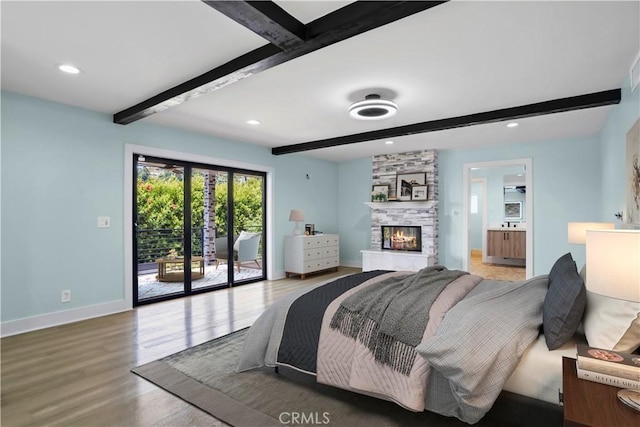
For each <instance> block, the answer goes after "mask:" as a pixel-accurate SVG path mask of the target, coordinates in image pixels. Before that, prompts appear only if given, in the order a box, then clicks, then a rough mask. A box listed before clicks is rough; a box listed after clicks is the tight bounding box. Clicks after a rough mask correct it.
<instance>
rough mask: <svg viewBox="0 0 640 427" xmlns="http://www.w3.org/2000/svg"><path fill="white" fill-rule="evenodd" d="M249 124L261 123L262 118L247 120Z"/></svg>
mask: <svg viewBox="0 0 640 427" xmlns="http://www.w3.org/2000/svg"><path fill="white" fill-rule="evenodd" d="M247 124H249V125H254V126H255V125H259V124H260V120H254V119H251V120H247Z"/></svg>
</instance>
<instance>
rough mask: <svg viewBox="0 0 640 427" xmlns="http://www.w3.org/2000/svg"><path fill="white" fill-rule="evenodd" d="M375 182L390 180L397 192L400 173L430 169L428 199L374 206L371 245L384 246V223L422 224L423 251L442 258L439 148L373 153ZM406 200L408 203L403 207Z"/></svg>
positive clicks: (393, 193) (381, 182) (427, 181)
mask: <svg viewBox="0 0 640 427" xmlns="http://www.w3.org/2000/svg"><path fill="white" fill-rule="evenodd" d="M372 163H373V167H372V178H373V185H383V184H388V185H389V186H390V188H391V196H392V197H393V196H395V192H396V176H397V175H398V174H405V173H422V172H424V173H426V184H427V185H428V186H429V187H428V193H427V202H426V203H425V202H397V203H389V202H388V203H389V204H388V205H386V204H385V203H375V204H373V205H372V206H371V249H380V247H381V239H382V236H381V230H380V226H382V225H419V226H421V227H422V253H424V254H428V255H431V256H433V257H434V258H435V262H436V263H437V262H438V153H437V151H435V150H423V151H411V152H407V153H398V154H381V155H377V156H374V157H373V162H372ZM402 203H406V204H407V205H406V206H407V207H406V208H405V207H403V206H402Z"/></svg>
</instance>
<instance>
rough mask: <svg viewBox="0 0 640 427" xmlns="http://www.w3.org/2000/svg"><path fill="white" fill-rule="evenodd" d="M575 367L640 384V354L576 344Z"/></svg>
mask: <svg viewBox="0 0 640 427" xmlns="http://www.w3.org/2000/svg"><path fill="white" fill-rule="evenodd" d="M576 368H577V369H579V370H582V371H585V372H591V373H593V374H602V375H605V376H608V377H613V378H616V379H620V380H628V381H630V382H631V384H640V355H638V354H630V353H623V352H620V351H613V350H605V349H601V348H596V347H589V346H587V345H584V344H578V355H577V365H576Z"/></svg>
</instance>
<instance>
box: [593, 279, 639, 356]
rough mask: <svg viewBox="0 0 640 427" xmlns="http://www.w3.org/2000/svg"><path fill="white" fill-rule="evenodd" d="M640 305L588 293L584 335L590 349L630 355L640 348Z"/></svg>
mask: <svg viewBox="0 0 640 427" xmlns="http://www.w3.org/2000/svg"><path fill="white" fill-rule="evenodd" d="M639 319H640V303H638V302H631V301H623V300H619V299H616V298H610V297H606V296H603V295H598V294H594V293H593V292H589V291H587V307H586V308H585V314H584V319H583V325H584V334H585V336H586V337H587V342H588V343H589V345H590V346H591V347H598V348H603V349H606V350H617V351H622V352H625V353H630V352H632V351H634V350H635V349H636V348H638V347H640V320H639Z"/></svg>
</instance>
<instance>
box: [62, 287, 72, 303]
mask: <svg viewBox="0 0 640 427" xmlns="http://www.w3.org/2000/svg"><path fill="white" fill-rule="evenodd" d="M69 301H71V291H70V290H68V289H67V290H65V291H62V294H61V295H60V302H69Z"/></svg>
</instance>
